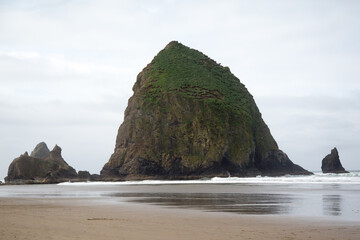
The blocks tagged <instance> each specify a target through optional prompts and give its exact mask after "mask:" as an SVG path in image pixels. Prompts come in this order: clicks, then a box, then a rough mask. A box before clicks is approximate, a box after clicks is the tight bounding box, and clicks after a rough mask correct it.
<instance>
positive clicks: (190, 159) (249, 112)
mask: <svg viewBox="0 0 360 240" xmlns="http://www.w3.org/2000/svg"><path fill="white" fill-rule="evenodd" d="M133 91H134V95H133V96H132V97H131V98H130V99H129V102H128V106H127V108H126V111H125V118H124V122H123V123H122V124H121V126H120V128H119V130H118V135H117V138H116V145H115V150H114V153H113V154H112V156H111V157H110V160H109V161H108V162H107V163H106V164H105V165H104V167H103V169H102V171H101V175H102V176H103V177H105V178H108V179H155V178H157V179H194V178H201V177H214V176H224V177H227V176H229V175H231V176H255V175H274V176H275V175H284V174H311V173H310V172H308V171H306V170H304V169H303V168H301V167H300V166H298V165H295V164H294V163H292V162H291V161H290V159H289V158H288V156H287V155H286V154H285V153H284V152H282V151H281V150H280V149H279V148H278V145H277V143H276V142H275V140H274V138H273V137H272V135H271V133H270V130H269V128H268V127H267V125H266V124H265V122H264V121H263V119H262V118H261V114H260V112H259V110H258V108H257V106H256V104H255V101H254V99H253V97H252V95H251V94H250V93H249V92H248V90H247V89H246V88H245V86H244V85H243V84H242V83H241V82H240V81H239V79H238V78H237V77H235V76H234V75H233V74H232V73H231V72H230V69H229V68H228V67H223V66H221V65H220V64H218V63H216V62H215V61H214V60H212V59H210V58H209V57H207V56H206V55H204V54H202V53H201V52H199V51H197V50H194V49H191V48H189V47H186V46H184V45H182V44H181V43H178V42H176V41H173V42H170V43H169V44H168V45H167V46H166V47H165V49H163V50H162V51H160V52H159V53H158V55H157V56H155V58H154V59H153V60H152V62H151V63H150V64H148V65H147V66H146V67H145V68H144V69H143V71H142V72H140V73H139V75H138V76H137V80H136V83H135V85H134V87H133Z"/></svg>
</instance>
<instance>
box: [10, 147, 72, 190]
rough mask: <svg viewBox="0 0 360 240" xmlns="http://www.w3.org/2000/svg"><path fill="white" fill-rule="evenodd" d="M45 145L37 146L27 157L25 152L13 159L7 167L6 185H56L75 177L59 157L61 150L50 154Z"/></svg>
mask: <svg viewBox="0 0 360 240" xmlns="http://www.w3.org/2000/svg"><path fill="white" fill-rule="evenodd" d="M46 150H48V148H47V146H46V144H45V143H40V144H38V145H37V146H36V147H35V149H34V151H32V153H31V155H30V156H29V155H28V153H27V152H25V153H24V154H22V155H21V156H20V157H18V158H15V159H14V160H13V161H12V163H11V164H10V166H9V170H8V176H7V177H6V178H5V182H6V183H57V182H62V181H68V180H69V179H73V178H76V177H77V173H76V171H75V170H74V169H73V168H72V167H71V166H69V165H68V164H67V163H66V162H65V161H64V159H63V158H62V156H61V148H60V147H59V146H57V145H56V146H55V147H54V149H53V150H52V151H51V152H47V151H46Z"/></svg>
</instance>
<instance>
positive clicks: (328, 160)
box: [321, 148, 349, 173]
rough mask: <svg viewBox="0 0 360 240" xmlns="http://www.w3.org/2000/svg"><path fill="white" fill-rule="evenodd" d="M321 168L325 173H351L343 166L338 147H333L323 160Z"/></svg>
mask: <svg viewBox="0 0 360 240" xmlns="http://www.w3.org/2000/svg"><path fill="white" fill-rule="evenodd" d="M321 170H322V172H323V173H349V172H348V171H346V170H345V169H344V167H343V166H342V164H341V162H340V157H339V153H338V150H337V149H336V148H334V149H332V150H331V153H330V154H328V155H327V156H326V157H325V158H324V159H323V160H322V164H321Z"/></svg>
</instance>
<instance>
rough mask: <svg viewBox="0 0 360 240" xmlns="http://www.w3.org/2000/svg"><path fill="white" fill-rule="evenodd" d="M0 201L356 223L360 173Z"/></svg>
mask: <svg viewBox="0 0 360 240" xmlns="http://www.w3.org/2000/svg"><path fill="white" fill-rule="evenodd" d="M0 197H18V198H21V197H31V198H78V199H83V198H84V199H89V200H93V201H94V202H96V203H97V204H121V203H124V202H132V203H136V204H152V205H159V206H162V207H170V208H190V209H196V210H199V211H211V212H230V213H234V214H245V215H287V216H295V217H312V218H320V219H321V218H325V219H327V220H335V221H356V222H359V223H360V171H352V172H350V173H348V174H322V173H315V174H314V175H312V176H283V177H254V178H235V177H228V178H212V179H201V180H188V181H161V180H148V181H127V182H83V183H70V182H66V183H60V184H57V185H19V186H1V187H0Z"/></svg>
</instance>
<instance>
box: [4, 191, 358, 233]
mask: <svg viewBox="0 0 360 240" xmlns="http://www.w3.org/2000/svg"><path fill="white" fill-rule="evenodd" d="M0 236H1V237H0V239H4V240H8V239H38V240H42V239H55V240H57V239H87V240H91V239H107V240H111V239H117V240H118V239H147V240H148V239H199V240H201V239H204V240H205V239H206V240H209V239H360V227H359V225H358V223H356V222H345V221H341V222H339V221H329V220H324V219H323V220H321V219H311V218H309V217H307V218H300V217H291V216H248V215H238V214H232V213H222V212H204V211H200V210H191V209H172V208H171V209H170V208H164V207H159V206H153V205H149V204H141V203H129V202H119V203H117V204H114V203H107V202H106V201H104V202H99V201H92V200H89V199H65V198H49V199H45V198H40V199H35V198H0Z"/></svg>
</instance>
